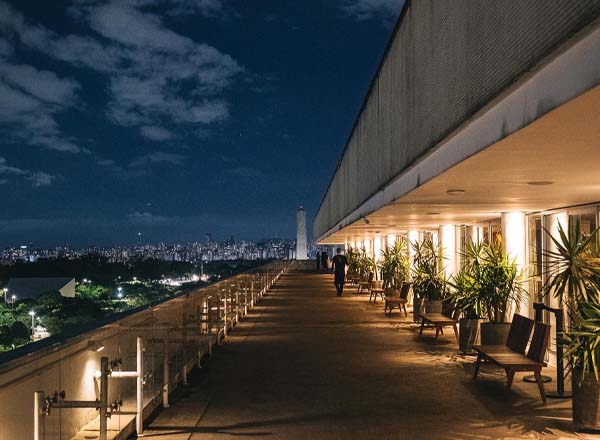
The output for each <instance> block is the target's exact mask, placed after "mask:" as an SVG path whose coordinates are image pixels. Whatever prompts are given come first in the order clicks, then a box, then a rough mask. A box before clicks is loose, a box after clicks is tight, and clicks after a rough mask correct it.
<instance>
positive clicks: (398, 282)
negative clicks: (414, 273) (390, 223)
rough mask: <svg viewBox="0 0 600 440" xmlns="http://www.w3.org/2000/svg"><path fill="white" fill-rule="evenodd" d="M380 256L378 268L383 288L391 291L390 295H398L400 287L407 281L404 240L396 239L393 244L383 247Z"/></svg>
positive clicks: (405, 245) (406, 257)
mask: <svg viewBox="0 0 600 440" xmlns="http://www.w3.org/2000/svg"><path fill="white" fill-rule="evenodd" d="M381 257H382V258H381V260H380V261H381V263H380V267H379V269H380V271H381V278H382V279H383V288H384V289H386V291H389V292H391V295H392V296H399V295H400V288H401V287H402V284H403V283H404V282H406V281H407V279H408V272H409V263H408V255H407V244H406V240H404V239H401V240H398V241H396V242H395V243H394V246H392V247H389V248H387V249H383V250H382V251H381ZM386 295H387V293H386Z"/></svg>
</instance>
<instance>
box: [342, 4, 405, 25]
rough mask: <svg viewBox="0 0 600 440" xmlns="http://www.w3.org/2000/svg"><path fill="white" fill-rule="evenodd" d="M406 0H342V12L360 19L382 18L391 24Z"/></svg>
mask: <svg viewBox="0 0 600 440" xmlns="http://www.w3.org/2000/svg"><path fill="white" fill-rule="evenodd" d="M403 4H404V0H341V6H340V7H341V9H342V12H343V13H344V14H345V15H346V16H347V17H350V18H353V19H355V20H358V21H365V20H381V21H382V22H384V23H385V24H389V23H391V22H393V21H394V20H396V18H397V17H398V15H399V14H400V11H401V10H402V5H403Z"/></svg>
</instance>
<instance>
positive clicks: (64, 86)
mask: <svg viewBox="0 0 600 440" xmlns="http://www.w3.org/2000/svg"><path fill="white" fill-rule="evenodd" d="M79 87H80V86H79V84H78V83H77V82H76V81H74V80H72V79H69V78H59V77H58V76H57V75H56V74H55V73H53V72H50V71H45V70H39V69H36V68H35V67H33V66H30V65H25V64H11V63H9V62H7V61H6V60H4V59H2V58H0V96H1V97H2V99H1V100H0V128H2V129H3V130H4V131H5V132H6V134H7V140H8V141H9V142H10V141H12V142H24V143H26V144H29V145H37V146H42V147H44V148H47V149H50V150H55V151H61V152H69V153H81V152H84V149H82V148H80V147H79V146H78V145H76V144H75V143H74V142H73V140H72V139H68V138H67V137H65V136H64V135H63V133H62V132H61V130H60V128H59V126H58V123H57V122H56V119H55V116H56V115H57V114H60V113H61V112H63V111H65V110H66V109H68V108H69V107H71V106H72V105H74V103H75V101H76V99H77V96H76V93H77V90H78V89H79Z"/></svg>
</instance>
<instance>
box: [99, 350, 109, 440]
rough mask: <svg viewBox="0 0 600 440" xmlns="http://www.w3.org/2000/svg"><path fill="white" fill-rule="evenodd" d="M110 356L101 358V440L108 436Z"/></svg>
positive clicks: (105, 439)
mask: <svg viewBox="0 0 600 440" xmlns="http://www.w3.org/2000/svg"><path fill="white" fill-rule="evenodd" d="M109 374H110V372H109V371H108V357H106V356H103V357H101V358H100V426H99V428H100V435H99V438H100V440H107V436H108V414H107V413H106V411H107V407H108V375H109Z"/></svg>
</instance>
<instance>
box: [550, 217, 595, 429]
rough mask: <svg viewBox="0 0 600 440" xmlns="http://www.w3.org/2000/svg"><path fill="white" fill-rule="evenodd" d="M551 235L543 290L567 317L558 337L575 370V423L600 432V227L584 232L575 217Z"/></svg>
mask: <svg viewBox="0 0 600 440" xmlns="http://www.w3.org/2000/svg"><path fill="white" fill-rule="evenodd" d="M546 232H547V231H546ZM547 233H548V232H547ZM548 235H549V237H550V239H551V240H552V242H553V244H554V250H552V251H547V252H546V258H547V261H548V266H549V267H548V277H547V282H546V284H545V285H544V293H546V294H549V293H552V294H553V295H555V296H556V297H557V298H558V300H559V302H560V303H561V304H562V305H563V306H564V307H565V308H566V311H567V315H568V317H569V320H568V321H569V327H568V329H567V330H566V331H565V332H563V333H562V334H561V335H557V336H558V338H559V341H560V342H562V343H563V345H564V346H565V348H566V351H565V356H566V359H567V371H570V372H571V373H572V377H571V379H572V385H573V423H574V424H575V425H576V426H577V427H578V428H580V429H594V430H597V429H600V249H599V244H598V236H599V233H598V229H596V230H594V231H593V232H592V233H591V234H590V235H588V236H586V235H585V234H583V233H582V230H581V224H580V221H579V220H576V221H575V222H574V224H572V225H571V227H569V230H568V233H566V232H565V231H564V229H563V228H562V226H560V225H559V228H558V237H554V236H552V235H551V234H549V233H548Z"/></svg>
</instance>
